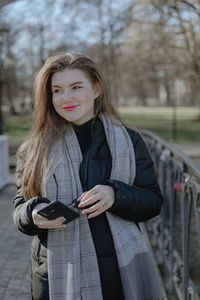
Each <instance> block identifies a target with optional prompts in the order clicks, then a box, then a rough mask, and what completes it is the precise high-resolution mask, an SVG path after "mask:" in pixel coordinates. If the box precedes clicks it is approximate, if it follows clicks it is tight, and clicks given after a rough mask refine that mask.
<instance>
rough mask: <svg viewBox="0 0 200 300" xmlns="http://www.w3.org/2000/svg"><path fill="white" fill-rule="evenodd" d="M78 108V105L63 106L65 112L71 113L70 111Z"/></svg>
mask: <svg viewBox="0 0 200 300" xmlns="http://www.w3.org/2000/svg"><path fill="white" fill-rule="evenodd" d="M78 106H79V105H70V106H64V107H63V109H64V110H66V111H71V110H73V109H75V108H76V107H78Z"/></svg>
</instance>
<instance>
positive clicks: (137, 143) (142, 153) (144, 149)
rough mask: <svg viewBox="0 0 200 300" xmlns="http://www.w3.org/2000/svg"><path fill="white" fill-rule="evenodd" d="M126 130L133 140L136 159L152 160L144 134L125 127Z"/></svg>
mask: <svg viewBox="0 0 200 300" xmlns="http://www.w3.org/2000/svg"><path fill="white" fill-rule="evenodd" d="M125 128H126V130H127V132H128V134H129V136H130V138H131V141H132V143H133V147H134V151H135V155H136V158H137V159H141V158H146V159H151V155H150V151H149V148H148V146H147V144H146V142H145V140H144V138H143V136H142V134H141V133H140V132H139V131H137V130H134V129H131V128H129V127H125Z"/></svg>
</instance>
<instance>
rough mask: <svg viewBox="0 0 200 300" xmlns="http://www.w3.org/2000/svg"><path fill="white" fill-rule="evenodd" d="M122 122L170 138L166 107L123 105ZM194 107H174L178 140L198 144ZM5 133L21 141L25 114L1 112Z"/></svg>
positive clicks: (198, 126) (27, 120) (25, 132)
mask: <svg viewBox="0 0 200 300" xmlns="http://www.w3.org/2000/svg"><path fill="white" fill-rule="evenodd" d="M118 111H119V114H120V116H121V118H122V119H123V120H124V121H125V123H126V124H127V125H128V126H129V127H131V128H133V129H134V128H135V129H137V130H141V129H146V130H150V131H153V132H154V133H156V134H158V135H159V136H160V137H162V138H164V139H165V140H167V141H172V140H173V134H172V128H173V126H172V115H173V110H172V108H169V107H122V108H119V109H118ZM198 114H199V110H198V108H197V107H180V108H177V141H178V142H188V143H189V142H197V143H200V122H198V121H195V120H196V119H197V117H198ZM4 128H5V134H7V135H8V137H9V141H10V142H22V141H24V139H25V138H26V137H27V136H28V133H29V130H30V128H31V119H30V117H28V116H9V115H4Z"/></svg>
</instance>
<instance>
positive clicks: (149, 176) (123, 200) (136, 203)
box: [105, 129, 163, 222]
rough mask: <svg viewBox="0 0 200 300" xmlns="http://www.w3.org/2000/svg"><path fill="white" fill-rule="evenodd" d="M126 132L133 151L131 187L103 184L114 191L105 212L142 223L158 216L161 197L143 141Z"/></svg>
mask: <svg viewBox="0 0 200 300" xmlns="http://www.w3.org/2000/svg"><path fill="white" fill-rule="evenodd" d="M127 131H128V133H129V135H130V137H131V140H132V142H133V146H134V151H135V160H136V177H135V181H134V184H133V186H130V185H128V184H126V183H124V182H121V181H118V180H107V181H106V182H105V184H107V185H110V186H112V187H113V189H114V191H115V201H114V204H113V206H112V207H111V208H110V209H109V210H108V211H109V212H111V213H113V214H116V215H118V216H120V217H121V218H124V219H127V220H132V221H134V222H144V221H147V220H149V219H151V218H153V217H155V216H156V215H158V214H159V213H160V209H161V206H162V203H163V197H162V194H161V191H160V187H159V185H158V182H157V178H156V173H155V168H154V164H153V161H152V158H151V156H150V153H149V151H148V149H147V146H146V144H145V142H144V140H143V139H142V137H141V135H140V134H139V133H138V132H134V131H132V130H131V129H127Z"/></svg>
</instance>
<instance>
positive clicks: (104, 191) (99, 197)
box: [77, 185, 115, 219]
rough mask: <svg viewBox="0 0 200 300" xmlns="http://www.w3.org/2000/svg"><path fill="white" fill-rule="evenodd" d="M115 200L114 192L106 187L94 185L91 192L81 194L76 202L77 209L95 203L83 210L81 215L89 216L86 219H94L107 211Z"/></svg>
mask: <svg viewBox="0 0 200 300" xmlns="http://www.w3.org/2000/svg"><path fill="white" fill-rule="evenodd" d="M114 199H115V192H114V190H113V188H112V187H110V186H108V185H96V186H95V187H93V188H92V189H91V190H89V191H87V192H85V193H83V194H82V195H81V196H80V197H79V198H78V199H77V200H78V201H80V204H79V205H78V207H79V208H84V207H85V206H88V205H90V204H92V203H95V202H97V201H98V202H97V203H95V204H94V205H93V206H91V207H90V208H87V209H84V210H83V211H82V213H83V214H89V216H88V219H91V218H94V217H96V216H98V215H100V214H102V213H103V212H104V211H106V210H107V209H109V208H110V207H111V206H112V205H113V203H114Z"/></svg>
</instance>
